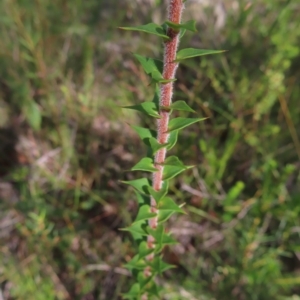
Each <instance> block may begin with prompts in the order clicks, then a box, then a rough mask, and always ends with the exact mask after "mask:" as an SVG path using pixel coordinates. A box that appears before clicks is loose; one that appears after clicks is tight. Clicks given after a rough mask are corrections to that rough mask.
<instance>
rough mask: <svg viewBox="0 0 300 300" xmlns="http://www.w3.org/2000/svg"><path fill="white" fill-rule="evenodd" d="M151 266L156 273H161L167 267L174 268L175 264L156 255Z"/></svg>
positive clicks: (167, 268)
mask: <svg viewBox="0 0 300 300" xmlns="http://www.w3.org/2000/svg"><path fill="white" fill-rule="evenodd" d="M151 266H152V268H153V270H154V271H155V272H156V273H157V274H162V273H163V272H165V271H167V270H169V269H172V268H176V266H174V265H170V264H168V263H166V262H164V261H163V260H162V258H161V257H160V256H158V257H156V258H155V259H154V260H153V262H152V263H151Z"/></svg>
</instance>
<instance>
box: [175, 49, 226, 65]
mask: <svg viewBox="0 0 300 300" xmlns="http://www.w3.org/2000/svg"><path fill="white" fill-rule="evenodd" d="M222 52H225V51H224V50H206V49H194V48H186V49H182V50H180V51H178V53H177V55H176V60H175V61H176V62H178V61H181V60H184V59H188V58H192V57H197V56H203V55H210V54H218V53H222Z"/></svg>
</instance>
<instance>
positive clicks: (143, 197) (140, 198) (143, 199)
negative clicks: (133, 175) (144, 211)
mask: <svg viewBox="0 0 300 300" xmlns="http://www.w3.org/2000/svg"><path fill="white" fill-rule="evenodd" d="M134 192H135V195H136V198H137V203H138V204H139V205H140V206H141V205H143V204H145V203H147V204H148V203H150V197H149V195H145V194H140V193H139V192H138V191H137V190H135V191H134Z"/></svg>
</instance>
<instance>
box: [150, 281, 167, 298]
mask: <svg viewBox="0 0 300 300" xmlns="http://www.w3.org/2000/svg"><path fill="white" fill-rule="evenodd" d="M162 291H163V288H162V287H161V286H158V285H157V284H156V283H155V281H153V284H152V285H151V287H150V288H148V289H147V293H148V295H149V297H150V299H152V298H153V297H151V296H154V297H156V298H154V299H162V297H161V293H162Z"/></svg>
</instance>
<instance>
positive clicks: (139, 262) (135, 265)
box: [124, 254, 146, 271]
mask: <svg viewBox="0 0 300 300" xmlns="http://www.w3.org/2000/svg"><path fill="white" fill-rule="evenodd" d="M124 267H125V268H127V269H129V270H131V271H132V270H134V269H136V270H143V269H144V268H145V267H146V263H145V260H143V259H140V257H139V255H138V254H137V255H135V256H134V257H133V258H132V259H131V260H130V261H129V262H128V263H127V264H124Z"/></svg>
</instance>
